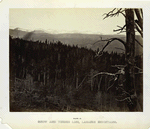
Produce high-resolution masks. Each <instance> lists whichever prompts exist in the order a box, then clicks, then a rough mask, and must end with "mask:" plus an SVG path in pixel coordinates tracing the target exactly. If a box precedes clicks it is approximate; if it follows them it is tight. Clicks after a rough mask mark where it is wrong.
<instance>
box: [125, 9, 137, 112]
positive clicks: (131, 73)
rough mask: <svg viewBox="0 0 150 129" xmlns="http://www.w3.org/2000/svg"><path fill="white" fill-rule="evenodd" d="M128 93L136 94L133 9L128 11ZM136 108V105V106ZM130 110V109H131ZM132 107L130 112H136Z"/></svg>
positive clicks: (126, 11)
mask: <svg viewBox="0 0 150 129" xmlns="http://www.w3.org/2000/svg"><path fill="white" fill-rule="evenodd" d="M125 13H126V63H127V67H126V70H125V72H126V91H127V92H130V94H134V93H136V87H135V75H134V65H135V60H134V56H135V30H134V24H135V23H134V11H133V9H126V10H125ZM135 106H136V105H135ZM129 108H130V107H129ZM134 108H135V107H134V106H133V105H132V107H131V109H130V110H134Z"/></svg>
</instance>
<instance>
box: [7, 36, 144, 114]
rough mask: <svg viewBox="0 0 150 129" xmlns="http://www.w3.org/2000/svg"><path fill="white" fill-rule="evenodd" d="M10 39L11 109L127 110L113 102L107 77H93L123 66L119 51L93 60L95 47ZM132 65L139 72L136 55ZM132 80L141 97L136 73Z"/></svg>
mask: <svg viewBox="0 0 150 129" xmlns="http://www.w3.org/2000/svg"><path fill="white" fill-rule="evenodd" d="M9 40H10V41H9V46H10V55H9V56H10V58H9V59H10V61H9V64H10V111H128V108H127V106H126V104H125V102H117V101H116V95H117V92H116V85H117V84H114V85H113V86H112V87H111V85H112V84H113V78H112V76H110V75H107V76H104V75H103V76H102V75H99V76H96V77H94V75H96V74H98V73H99V72H108V73H116V72H117V70H118V69H117V68H115V67H112V66H114V65H124V64H125V54H124V53H117V52H111V53H108V52H107V51H105V52H104V53H103V55H102V56H100V57H99V58H96V57H95V54H96V52H97V51H99V48H98V49H97V50H96V51H94V50H92V49H88V48H85V47H78V46H77V45H76V46H74V45H73V46H70V45H67V44H64V43H62V42H61V41H56V42H54V41H53V42H50V41H47V40H45V42H41V41H32V40H30V41H28V40H23V39H20V38H12V37H11V36H10V38H9ZM135 62H136V66H138V67H140V68H142V63H141V62H142V56H141V55H137V56H136V57H135ZM122 80H123V79H122ZM136 80H137V81H136V84H137V93H138V96H140V95H141V96H142V88H143V87H142V86H143V84H142V77H141V76H139V75H137V76H136ZM110 87H111V88H110ZM108 89H109V90H108ZM141 102H142V100H141Z"/></svg>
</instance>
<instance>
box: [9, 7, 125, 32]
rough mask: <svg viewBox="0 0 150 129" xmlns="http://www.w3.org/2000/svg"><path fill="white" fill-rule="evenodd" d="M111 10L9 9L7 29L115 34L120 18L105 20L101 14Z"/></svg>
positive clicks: (122, 22)
mask: <svg viewBox="0 0 150 129" xmlns="http://www.w3.org/2000/svg"><path fill="white" fill-rule="evenodd" d="M111 10H112V9H111V8H47V9H43V8H41V9H40V8H37V9H35V8H34V9H32V8H30V9H27V8H24V9H17V8H16V9H10V10H9V28H10V29H14V28H21V29H23V30H28V31H33V30H44V31H47V32H50V33H87V34H117V32H113V30H114V29H118V28H117V25H119V26H123V25H124V24H125V19H124V17H123V16H122V15H119V16H118V17H110V18H107V19H105V20H103V18H104V13H108V12H109V11H111Z"/></svg>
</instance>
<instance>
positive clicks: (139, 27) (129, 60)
mask: <svg viewBox="0 0 150 129" xmlns="http://www.w3.org/2000/svg"><path fill="white" fill-rule="evenodd" d="M119 14H121V15H123V16H124V17H125V25H124V26H123V27H121V26H118V27H119V29H116V30H114V32H119V33H122V32H126V42H125V41H123V40H122V39H119V38H110V39H105V40H103V39H102V38H101V40H99V41H97V42H95V43H99V42H102V41H106V42H107V43H106V45H105V46H104V47H103V48H102V50H101V51H99V52H98V53H97V54H96V57H99V56H101V55H102V54H103V51H104V49H105V48H106V47H107V46H108V45H109V44H110V43H112V42H113V41H115V40H117V41H119V42H120V43H122V44H123V45H124V48H125V61H126V64H125V66H126V67H125V76H126V86H125V87H126V88H125V90H124V94H125V93H126V95H129V94H130V96H126V97H125V98H123V99H120V100H118V99H117V100H118V101H124V100H127V101H128V102H129V103H130V105H129V109H130V110H135V108H136V103H137V94H136V86H135V74H136V73H135V68H137V66H135V43H137V44H139V45H140V46H141V47H143V45H142V44H141V43H140V42H139V41H138V40H137V39H135V31H137V32H139V34H140V35H141V37H142V38H143V12H142V9H127V8H126V9H122V8H120V9H116V8H115V9H113V10H112V11H110V12H108V13H106V14H104V15H105V17H104V19H105V18H108V17H115V16H119ZM135 16H136V18H137V19H135ZM95 43H94V44H95ZM137 69H139V73H142V72H141V68H137ZM99 74H104V73H99ZM107 74H108V73H107ZM109 74H110V73H109ZM109 88H110V87H109ZM131 91H133V92H131Z"/></svg>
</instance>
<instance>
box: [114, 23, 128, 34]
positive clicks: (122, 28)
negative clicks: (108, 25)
mask: <svg viewBox="0 0 150 129" xmlns="http://www.w3.org/2000/svg"><path fill="white" fill-rule="evenodd" d="M117 27H119V28H120V29H117V30H113V31H114V32H116V31H120V33H122V31H123V30H124V29H125V27H126V25H124V26H123V27H121V26H117Z"/></svg>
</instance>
